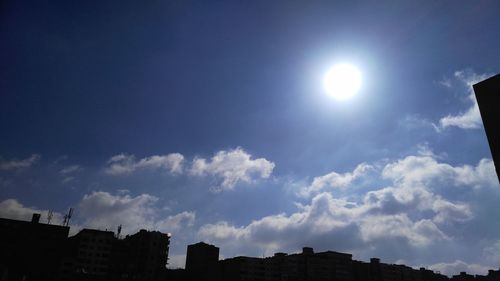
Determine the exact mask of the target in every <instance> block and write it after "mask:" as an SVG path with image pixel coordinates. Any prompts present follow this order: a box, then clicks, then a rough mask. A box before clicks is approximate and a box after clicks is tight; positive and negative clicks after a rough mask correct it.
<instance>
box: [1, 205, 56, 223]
mask: <svg viewBox="0 0 500 281" xmlns="http://www.w3.org/2000/svg"><path fill="white" fill-rule="evenodd" d="M48 212H49V210H42V209H39V208H36V207H26V206H24V205H23V204H21V203H19V202H18V201H17V200H16V199H6V200H4V201H2V202H0V217H2V218H8V219H16V220H23V221H31V217H32V216H33V214H34V213H37V214H40V215H41V218H40V222H44V223H45V222H47V215H48ZM62 220H63V215H62V214H60V213H57V212H53V213H52V219H51V224H61V222H62Z"/></svg>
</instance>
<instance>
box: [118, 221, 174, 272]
mask: <svg viewBox="0 0 500 281" xmlns="http://www.w3.org/2000/svg"><path fill="white" fill-rule="evenodd" d="M121 242H123V245H122V247H123V248H122V250H121V253H122V254H124V256H122V257H124V258H125V259H124V261H116V262H115V264H117V265H123V264H125V265H126V266H127V268H126V269H125V268H124V269H122V270H120V271H119V272H127V273H128V277H129V279H130V280H144V281H153V280H161V279H164V276H165V271H166V266H167V262H168V250H169V245H170V234H167V233H161V232H158V231H147V230H144V229H141V230H140V231H139V232H137V233H136V234H133V235H129V236H127V237H125V239H123V241H121ZM115 280H116V279H115Z"/></svg>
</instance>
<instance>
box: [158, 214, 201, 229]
mask: <svg viewBox="0 0 500 281" xmlns="http://www.w3.org/2000/svg"><path fill="white" fill-rule="evenodd" d="M195 219H196V214H195V212H187V211H184V212H182V213H178V214H175V215H172V216H168V217H166V218H165V219H162V220H159V221H157V222H156V223H155V228H156V229H160V230H165V231H168V232H170V233H174V234H176V232H177V231H179V230H181V229H182V228H183V227H185V226H188V227H190V226H193V224H194V221H195Z"/></svg>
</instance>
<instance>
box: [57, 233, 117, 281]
mask: <svg viewBox="0 0 500 281" xmlns="http://www.w3.org/2000/svg"><path fill="white" fill-rule="evenodd" d="M115 240H116V238H115V235H114V233H113V232H111V231H101V230H95V229H83V230H81V231H80V232H78V233H77V234H76V235H75V236H72V237H70V238H68V242H67V249H66V254H65V258H64V262H63V267H62V270H61V276H60V280H64V281H65V280H68V281H70V280H106V279H107V278H108V275H109V272H110V268H111V264H112V260H111V253H112V252H113V251H114V250H115V249H114V248H115V244H116V241H115Z"/></svg>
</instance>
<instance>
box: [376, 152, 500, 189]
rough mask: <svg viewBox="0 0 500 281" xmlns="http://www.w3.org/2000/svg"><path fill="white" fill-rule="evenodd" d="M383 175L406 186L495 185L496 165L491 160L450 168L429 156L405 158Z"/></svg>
mask: <svg viewBox="0 0 500 281" xmlns="http://www.w3.org/2000/svg"><path fill="white" fill-rule="evenodd" d="M382 176H383V177H384V178H386V179H391V180H393V181H394V182H396V183H398V184H402V185H406V186H412V185H429V184H431V183H433V182H439V183H450V184H453V185H455V186H472V187H480V186H496V183H497V181H498V180H497V178H496V172H495V166H494V164H493V161H492V160H491V159H482V160H480V161H479V163H478V164H477V165H476V166H471V165H463V166H451V165H449V164H447V163H440V162H438V161H437V160H436V158H435V157H432V156H408V157H405V158H404V159H401V160H398V161H396V162H393V163H390V164H388V165H387V166H386V167H385V168H384V169H383V171H382Z"/></svg>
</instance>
